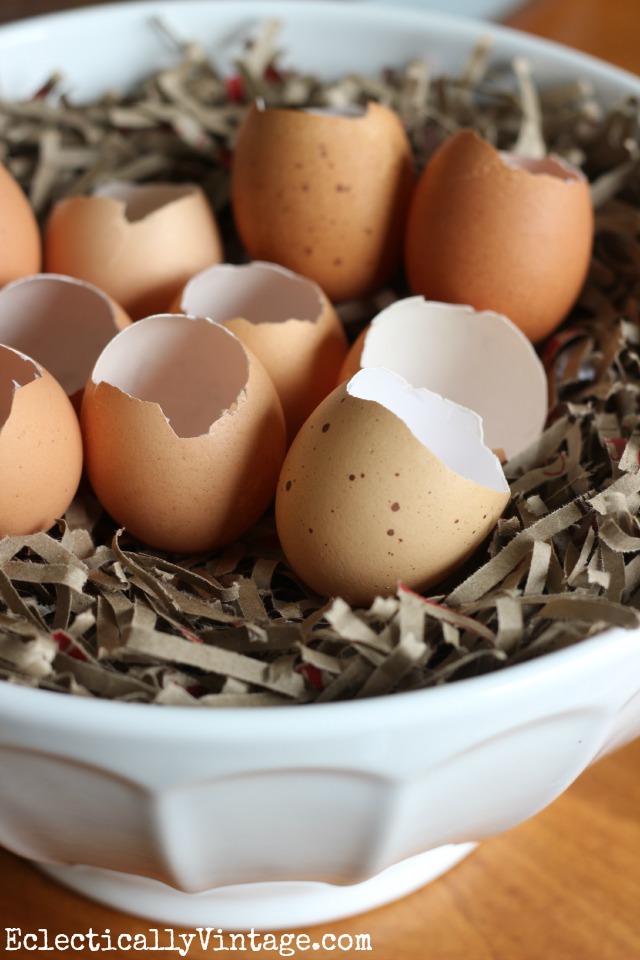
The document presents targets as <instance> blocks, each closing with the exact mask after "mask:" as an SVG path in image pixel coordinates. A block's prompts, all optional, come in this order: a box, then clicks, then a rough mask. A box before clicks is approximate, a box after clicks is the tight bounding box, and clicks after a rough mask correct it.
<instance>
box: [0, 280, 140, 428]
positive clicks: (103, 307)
mask: <svg viewBox="0 0 640 960" xmlns="http://www.w3.org/2000/svg"><path fill="white" fill-rule="evenodd" d="M130 323H131V319H130V318H129V316H128V315H127V314H126V313H125V311H124V310H123V309H122V307H120V306H119V304H117V303H116V302H115V301H114V300H112V299H111V298H110V297H108V296H107V294H105V293H103V291H102V290H99V289H98V288H97V287H95V286H94V285H93V284H90V283H86V282H84V281H82V280H77V279H75V278H74V277H68V276H64V275H62V274H50V273H37V274H34V275H32V276H29V277H23V278H22V279H20V280H15V281H14V282H13V283H9V284H7V286H6V287H4V288H3V289H2V290H0V342H1V343H5V344H7V345H8V346H11V347H15V348H16V349H17V350H21V351H22V352H23V353H26V354H27V355H28V356H30V357H32V358H33V359H34V360H36V361H37V362H38V363H41V364H42V365H43V366H44V367H45V368H46V369H47V370H48V371H49V373H51V374H52V376H54V377H55V378H56V380H57V381H58V383H60V385H61V386H62V387H63V388H64V390H65V391H66V393H67V395H68V396H69V397H70V398H71V400H72V403H73V404H74V406H75V408H76V410H77V411H79V409H80V403H81V401H82V391H83V389H84V385H85V383H86V382H87V379H88V378H89V376H90V375H91V371H92V369H93V366H94V364H95V362H96V360H97V359H98V356H99V355H100V353H101V351H102V349H103V348H104V347H105V346H106V344H107V343H108V342H109V340H111V338H112V337H114V336H115V335H116V334H117V333H118V331H119V330H122V329H123V328H124V327H126V326H128V325H129V324H130Z"/></svg>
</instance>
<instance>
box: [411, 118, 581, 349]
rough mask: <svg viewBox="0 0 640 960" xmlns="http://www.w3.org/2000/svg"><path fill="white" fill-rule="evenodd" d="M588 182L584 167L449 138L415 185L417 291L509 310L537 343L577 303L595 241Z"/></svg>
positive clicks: (465, 133)
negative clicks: (519, 154)
mask: <svg viewBox="0 0 640 960" xmlns="http://www.w3.org/2000/svg"><path fill="white" fill-rule="evenodd" d="M593 232H594V216H593V206H592V202H591V194H590V190H589V184H588V182H587V180H586V178H585V177H584V175H583V174H582V173H581V171H579V170H578V169H577V168H576V167H574V166H572V165H570V164H569V163H567V162H565V161H564V160H562V159H560V158H559V157H555V156H552V155H549V156H547V157H545V158H543V159H541V160H534V159H531V158H527V157H518V156H516V155H514V154H510V153H506V152H500V151H498V150H496V149H495V148H494V147H493V146H492V145H491V144H490V143H489V142H488V141H486V140H484V139H482V138H481V137H479V136H478V135H477V134H476V133H474V132H472V131H471V130H460V131H458V132H457V133H454V134H453V135H452V136H450V137H449V138H448V139H447V140H446V141H445V142H444V143H443V144H442V145H441V146H440V147H439V148H438V150H437V151H436V152H435V153H434V154H433V156H432V157H431V159H430V160H429V161H428V163H427V164H426V166H425V168H424V170H423V172H422V174H421V176H420V179H419V180H418V184H417V186H416V189H415V192H414V195H413V200H412V204H411V210H410V213H409V219H408V223H407V231H406V237H405V268H406V274H407V279H408V282H409V286H410V288H411V290H412V292H413V293H420V294H423V295H424V296H425V297H427V298H428V299H430V300H445V301H449V302H451V303H465V304H470V305H471V306H473V307H475V309H476V310H495V311H496V312H497V313H503V314H505V315H506V316H507V317H509V318H510V319H511V320H512V321H513V322H514V323H515V324H516V325H517V326H518V327H520V329H521V330H523V331H524V333H526V335H527V336H528V337H529V339H530V340H531V341H532V342H534V343H538V342H539V341H541V340H543V339H544V338H545V337H546V336H547V335H548V334H549V333H551V332H552V331H553V330H554V329H555V328H556V327H557V326H558V325H559V324H560V323H561V322H562V320H563V319H564V318H565V316H566V315H567V313H568V312H569V310H570V309H571V307H572V306H573V304H574V302H575V300H576V298H577V297H578V294H579V292H580V289H581V287H582V285H583V283H584V280H585V277H586V274H587V270H588V267H589V262H590V258H591V250H592V246H593Z"/></svg>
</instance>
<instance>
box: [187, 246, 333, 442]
mask: <svg viewBox="0 0 640 960" xmlns="http://www.w3.org/2000/svg"><path fill="white" fill-rule="evenodd" d="M177 309H179V310H181V311H183V312H184V313H190V314H195V315H196V316H201V317H209V319H211V320H215V321H216V322H218V323H222V324H224V325H225V326H226V327H228V328H229V330H232V331H233V332H234V333H235V335H236V336H237V337H238V339H239V340H241V341H242V342H243V343H244V344H246V346H247V347H249V349H250V350H251V351H252V352H253V353H254V354H255V356H256V357H257V358H258V359H259V360H260V361H261V362H262V364H263V365H264V367H265V369H266V371H267V373H268V374H269V376H270V377H271V379H272V380H273V383H274V386H275V388H276V390H277V392H278V396H279V397H280V401H281V403H282V408H283V410H284V415H285V420H286V422H287V432H288V435H289V437H290V438H291V439H292V438H293V437H294V436H295V434H296V432H297V430H298V428H299V427H300V426H301V424H302V423H303V422H304V421H305V420H306V418H307V417H308V416H309V414H310V413H311V411H312V410H313V409H315V407H316V406H317V405H318V404H319V403H320V401H321V400H322V399H323V398H324V397H326V395H327V394H328V393H329V392H330V391H331V390H332V389H333V388H334V386H335V384H336V379H337V376H338V373H339V370H340V367H341V365H342V363H343V361H344V359H345V357H346V354H347V339H346V336H345V333H344V330H343V327H342V324H341V322H340V320H339V318H338V315H337V313H336V311H335V310H334V308H333V306H332V304H331V303H330V301H329V300H328V298H327V297H326V295H325V294H324V293H323V291H322V290H321V289H320V287H319V286H318V285H317V284H316V283H314V282H313V281H312V280H309V279H307V278H306V277H301V276H299V275H298V274H295V273H293V272H292V271H291V270H287V269H285V268H284V267H280V266H278V265H276V264H273V263H262V262H259V261H254V262H252V263H247V264H243V265H242V266H232V265H231V264H219V265H215V266H212V267H208V268H207V269H205V270H203V271H201V272H200V273H199V274H197V275H196V276H195V277H192V279H191V280H189V282H188V283H187V284H186V286H185V288H184V290H183V292H182V295H181V297H180V298H179V302H178V305H177Z"/></svg>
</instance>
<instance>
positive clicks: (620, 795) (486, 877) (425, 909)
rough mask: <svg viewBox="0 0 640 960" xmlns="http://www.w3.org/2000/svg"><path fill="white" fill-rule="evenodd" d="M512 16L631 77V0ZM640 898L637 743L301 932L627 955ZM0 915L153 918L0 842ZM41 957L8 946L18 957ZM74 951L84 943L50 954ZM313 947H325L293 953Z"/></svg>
mask: <svg viewBox="0 0 640 960" xmlns="http://www.w3.org/2000/svg"><path fill="white" fill-rule="evenodd" d="M63 5H64V6H67V7H74V6H76V7H77V6H81V5H83V4H82V2H75V3H74V2H68V3H66V4H60V3H56V2H47V0H4V2H2V0H0V22H3V21H7V20H10V19H12V18H17V17H24V16H29V15H31V14H38V13H46V12H49V11H51V10H54V9H58V8H60V7H61V6H63ZM508 23H509V24H510V25H512V26H515V27H518V28H520V29H523V30H527V31H530V32H531V33H534V34H537V35H539V36H544V37H548V38H551V39H553V40H557V41H559V42H561V43H565V44H568V45H571V46H574V47H576V48H577V49H580V50H583V51H586V52H588V53H591V54H594V55H596V56H599V57H602V58H603V59H606V60H609V61H611V62H614V63H617V64H618V65H620V66H623V67H625V68H626V69H629V70H632V71H634V72H640V43H639V42H638V41H639V40H640V0H532V2H530V3H528V4H526V5H525V6H523V8H522V9H520V10H519V11H518V12H516V13H514V14H513V15H512V16H511V17H510V18H509V20H508ZM638 904H640V741H636V742H635V743H634V744H631V745H630V746H628V747H626V748H624V749H623V750H621V751H618V752H617V753H616V754H613V755H612V756H610V757H607V758H605V759H604V760H601V761H600V762H599V763H597V764H596V765H595V766H594V767H592V768H591V769H590V770H588V771H587V772H586V773H585V774H584V775H583V776H582V777H581V778H580V779H579V780H578V781H577V783H575V784H574V785H573V786H572V787H571V788H570V789H569V790H568V791H567V792H566V793H565V794H564V795H563V796H562V797H561V798H560V799H558V800H557V801H556V802H555V803H553V804H552V805H551V806H550V807H549V808H547V809H546V810H544V811H543V812H541V813H540V814H538V815H537V816H536V817H534V818H533V819H532V820H530V821H529V822H527V823H525V824H522V825H521V826H519V827H517V828H515V829H514V830H511V831H509V832H508V833H506V834H504V835H502V836H499V837H495V838H493V839H491V840H488V841H485V842H484V843H482V844H481V845H480V846H479V847H478V849H477V850H476V851H475V852H474V853H473V854H472V855H471V856H470V857H468V858H467V859H466V860H464V861H463V862H462V863H461V864H459V865H458V866H457V867H456V868H455V869H453V870H452V871H450V872H449V873H448V874H446V875H445V876H443V877H441V878H440V879H439V880H437V881H435V882H434V883H432V884H430V885H429V886H427V887H425V888H423V889H422V890H420V891H418V892H417V893H415V894H413V895H411V896H408V897H406V898H404V899H403V900H401V901H398V902H396V903H394V904H391V905H389V906H386V907H383V908H381V909H379V910H376V911H373V912H371V913H368V914H362V915H360V916H358V917H354V918H351V919H349V920H347V921H342V922H339V923H333V924H327V925H325V927H323V929H322V930H319V929H310V930H308V931H306V932H307V933H308V934H309V936H310V937H311V940H314V939H317V938H318V937H319V936H320V935H321V934H322V933H323V932H332V933H334V934H335V935H336V936H339V935H340V934H351V935H355V934H357V933H368V934H369V935H370V937H371V944H372V950H371V952H369V953H367V954H365V956H369V957H371V958H372V960H633V958H635V957H638V956H640V911H639V909H638ZM0 921H2V922H1V923H0V956H4V955H5V948H6V941H5V939H4V938H5V932H4V928H5V927H20V928H21V929H22V931H23V933H25V932H28V931H32V932H35V931H36V930H38V928H46V929H47V930H48V931H49V935H50V937H52V938H53V937H55V935H56V934H57V933H63V934H69V935H70V934H72V933H75V932H82V931H85V930H87V929H88V928H89V927H93V929H94V930H96V931H104V930H106V929H110V930H111V933H112V935H113V937H114V938H115V937H117V935H118V934H119V933H128V934H131V935H134V934H136V933H147V932H148V930H149V929H150V927H153V926H154V924H153V923H152V922H150V921H147V920H140V919H136V918H133V917H129V916H126V915H124V914H121V913H116V912H114V911H112V910H109V909H106V908H104V907H102V906H99V905H97V904H93V903H91V902H89V901H88V900H85V899H83V898H82V897H79V896H77V895H75V894H73V893H70V892H68V891H66V890H64V889H63V888H61V887H59V886H57V885H56V884H54V883H53V882H51V881H49V880H48V879H47V878H45V877H44V876H43V875H41V874H40V873H39V872H38V871H37V870H36V869H35V868H34V867H33V866H31V865H30V864H28V863H26V862H24V861H22V860H20V859H18V858H17V857H15V856H13V855H12V854H10V853H8V852H6V851H0ZM176 932H179V931H176ZM36 955H37V954H35V953H29V954H26V953H24V954H23V953H20V954H18V953H12V952H7V953H6V956H7V957H11V956H16V957H18V956H19V957H20V960H22V958H23V957H24V956H36ZM83 955H84V956H87V955H89V954H88V951H86V952H84V953H79V952H76V951H70V950H69V951H67V952H66V953H65V952H59V951H58V952H55V953H48V954H45V956H51V957H63V956H64V957H69V958H71V957H78V956H83ZM94 955H95V954H94ZM112 955H113V954H112ZM144 955H145V956H150V955H153V954H149V953H146V954H144ZM174 955H175V954H168V953H166V952H165V953H158V954H156V956H158V957H161V956H164V957H167V956H174ZM212 955H213V954H212V952H211V951H209V952H207V953H205V952H203V951H201V950H200V951H199V952H198V950H197V949H196V948H195V946H194V947H193V948H192V950H191V951H190V953H189V956H190V957H194V958H196V960H200V958H203V957H205V956H207V957H211V956H212ZM235 955H236V956H242V955H244V956H247V955H250V952H247V953H244V954H235ZM276 955H277V954H276V953H275V952H272V953H267V952H265V951H263V952H262V954H261V956H263V957H264V960H266V958H267V957H268V956H276ZM311 955H314V956H316V957H322V956H323V954H322V953H321V952H318V951H297V952H295V954H294V956H295V958H297V960H300V958H305V957H306V958H308V957H309V956H311ZM328 955H330V956H334V957H337V956H344V957H353V958H357V957H359V956H362V954H361V953H359V952H356V951H350V952H347V953H342V952H338V951H334V952H333V953H331V954H328Z"/></svg>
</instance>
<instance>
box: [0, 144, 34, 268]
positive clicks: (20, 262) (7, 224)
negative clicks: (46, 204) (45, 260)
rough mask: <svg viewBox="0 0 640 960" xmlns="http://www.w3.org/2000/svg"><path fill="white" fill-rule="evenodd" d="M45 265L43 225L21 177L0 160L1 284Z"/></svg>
mask: <svg viewBox="0 0 640 960" xmlns="http://www.w3.org/2000/svg"><path fill="white" fill-rule="evenodd" d="M41 266H42V242H41V239H40V229H39V227H38V222H37V220H36V216H35V214H34V212H33V210H32V208H31V205H30V203H29V201H28V199H27V197H26V195H25V193H24V191H23V189H22V187H21V186H20V184H19V183H18V181H17V180H16V179H15V177H14V176H13V175H12V174H11V173H10V172H9V171H8V170H7V168H6V167H5V166H4V165H3V164H1V163H0V286H3V285H4V284H5V283H9V282H10V281H11V280H16V279H17V278H18V277H24V276H26V275H27V274H29V273H37V272H38V270H40V268H41Z"/></svg>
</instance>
